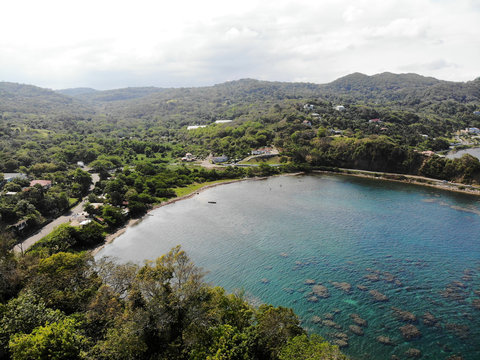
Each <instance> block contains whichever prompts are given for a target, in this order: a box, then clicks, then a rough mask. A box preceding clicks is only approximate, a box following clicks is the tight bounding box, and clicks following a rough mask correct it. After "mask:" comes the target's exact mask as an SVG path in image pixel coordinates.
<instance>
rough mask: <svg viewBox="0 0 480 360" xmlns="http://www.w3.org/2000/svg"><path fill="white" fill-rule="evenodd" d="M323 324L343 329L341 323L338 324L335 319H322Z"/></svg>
mask: <svg viewBox="0 0 480 360" xmlns="http://www.w3.org/2000/svg"><path fill="white" fill-rule="evenodd" d="M322 324H323V325H324V326H328V327H330V328H334V329H341V328H342V327H341V326H340V325H338V324H337V323H336V322H335V321H333V320H323V321H322Z"/></svg>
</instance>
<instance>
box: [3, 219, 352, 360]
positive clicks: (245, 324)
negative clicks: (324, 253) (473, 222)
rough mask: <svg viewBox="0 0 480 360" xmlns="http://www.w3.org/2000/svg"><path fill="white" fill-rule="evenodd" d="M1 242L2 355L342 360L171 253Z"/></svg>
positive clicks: (277, 312)
mask: <svg viewBox="0 0 480 360" xmlns="http://www.w3.org/2000/svg"><path fill="white" fill-rule="evenodd" d="M62 231H71V229H68V228H65V229H63V230H62ZM71 235H72V238H74V237H75V236H77V235H78V234H77V235H75V234H71ZM0 240H1V241H0V245H1V246H0V250H1V252H0V357H1V358H3V359H13V360H27V359H57V360H61V359H68V360H74V359H95V360H98V359H108V360H112V359H129V360H130V359H170V360H174V359H199V360H200V359H202V360H203V359H218V360H220V359H272V360H273V359H282V360H293V359H318V360H320V359H324V360H327V359H332V360H333V359H346V357H345V356H343V355H342V354H341V353H340V351H339V350H338V348H337V347H335V346H331V345H330V344H328V343H327V342H325V341H324V340H323V339H322V338H320V337H319V336H316V335H312V336H307V334H306V332H305V330H304V329H302V328H301V326H300V321H299V319H298V317H297V316H296V315H295V314H294V313H293V311H292V310H291V309H287V308H283V307H274V306H271V305H261V306H260V307H258V308H255V307H253V306H252V305H250V304H249V303H248V301H247V300H246V298H245V296H244V295H243V294H242V293H241V292H237V293H234V294H227V293H226V292H225V291H224V290H223V289H222V288H219V287H211V286H209V285H207V284H206V283H205V282H204V280H203V275H204V273H203V271H202V270H201V269H199V268H197V267H196V266H195V265H194V264H193V263H192V262H191V260H190V259H189V258H188V256H187V255H186V254H185V253H184V252H183V251H182V250H181V249H180V248H179V247H176V248H174V249H172V250H171V251H170V252H169V253H168V254H166V255H164V256H162V257H160V258H158V259H157V260H155V261H152V262H148V263H147V264H145V265H144V266H137V265H134V264H131V263H128V264H115V263H113V262H111V261H110V260H108V259H102V260H100V261H97V262H95V261H94V259H93V258H92V257H91V256H90V255H89V254H88V253H85V252H72V251H71V250H72V249H69V248H68V247H60V248H59V247H58V246H57V245H58V243H56V242H55V240H54V239H53V238H50V239H48V241H45V242H44V243H43V245H42V247H43V249H44V251H41V249H40V248H38V247H37V248H36V249H33V250H32V251H30V252H27V254H25V255H23V256H15V255H14V254H13V253H12V252H11V251H9V250H8V247H9V246H8V239H7V238H6V237H5V235H2V236H1V238H0ZM46 249H48V251H45V250H46ZM65 250H67V251H68V252H65Z"/></svg>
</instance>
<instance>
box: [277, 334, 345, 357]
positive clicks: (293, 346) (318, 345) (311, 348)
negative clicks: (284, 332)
mask: <svg viewBox="0 0 480 360" xmlns="http://www.w3.org/2000/svg"><path fill="white" fill-rule="evenodd" d="M278 359H279V360H347V357H346V356H345V355H343V354H342V353H341V352H340V350H339V349H338V346H333V345H331V344H329V343H328V342H326V341H325V340H324V339H323V338H322V337H320V336H319V335H316V334H312V335H311V336H307V335H305V334H303V335H299V336H296V337H294V338H293V339H291V340H289V341H288V343H287V345H285V346H284V347H283V348H282V349H281V350H280V352H279V354H278Z"/></svg>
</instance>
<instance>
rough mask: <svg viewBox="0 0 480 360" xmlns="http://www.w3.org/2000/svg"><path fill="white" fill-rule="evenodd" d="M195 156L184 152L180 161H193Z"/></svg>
mask: <svg viewBox="0 0 480 360" xmlns="http://www.w3.org/2000/svg"><path fill="white" fill-rule="evenodd" d="M194 160H195V156H193V155H192V154H191V153H186V154H185V156H184V157H182V161H194Z"/></svg>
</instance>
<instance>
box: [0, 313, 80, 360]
mask: <svg viewBox="0 0 480 360" xmlns="http://www.w3.org/2000/svg"><path fill="white" fill-rule="evenodd" d="M75 325H76V324H75V321H74V320H73V319H71V318H65V319H63V320H59V321H57V322H54V323H52V324H47V325H45V326H41V327H38V328H35V329H34V330H33V331H32V333H31V334H17V335H14V336H13V338H12V340H10V345H9V347H10V351H11V352H12V359H13V360H31V359H39V360H75V359H81V356H80V351H81V348H82V345H83V344H84V343H85V342H86V339H85V338H84V337H83V336H82V335H80V334H79V333H78V332H77V330H76V326H75Z"/></svg>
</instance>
